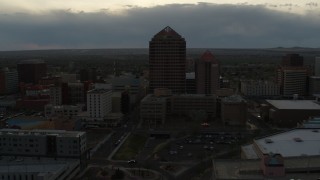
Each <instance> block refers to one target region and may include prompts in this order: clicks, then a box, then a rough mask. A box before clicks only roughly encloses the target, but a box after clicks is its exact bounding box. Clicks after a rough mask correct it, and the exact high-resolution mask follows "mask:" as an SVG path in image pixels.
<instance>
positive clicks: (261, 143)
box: [254, 129, 320, 157]
mask: <svg viewBox="0 0 320 180" xmlns="http://www.w3.org/2000/svg"><path fill="white" fill-rule="evenodd" d="M254 141H255V143H256V145H257V146H258V147H259V149H260V151H261V152H262V153H270V152H272V153H280V154H281V155H282V156H284V157H296V156H316V155H320V129H293V130H290V131H287V132H284V133H280V134H276V135H272V136H268V137H264V138H261V139H256V140H254Z"/></svg>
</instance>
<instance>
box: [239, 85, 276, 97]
mask: <svg viewBox="0 0 320 180" xmlns="http://www.w3.org/2000/svg"><path fill="white" fill-rule="evenodd" d="M241 93H242V94H243V95H245V96H278V95H280V86H279V85H278V84H275V83H273V82H268V81H241Z"/></svg>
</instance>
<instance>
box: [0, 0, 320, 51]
mask: <svg viewBox="0 0 320 180" xmlns="http://www.w3.org/2000/svg"><path fill="white" fill-rule="evenodd" d="M151 2H152V1H150V0H148V1H146V0H145V1H144V0H127V1H119V0H50V1H49V0H14V1H11V0H10V1H9V0H0V51H4V50H30V49H64V48H68V49H73V48H147V47H148V42H149V40H150V39H151V38H152V36H153V35H154V34H156V33H157V32H159V31H160V30H161V29H163V28H164V27H166V26H170V27H172V28H173V29H175V30H176V31H177V32H178V33H179V34H181V35H182V36H183V37H184V38H185V39H186V41H187V47H189V48H197V47H198V48H269V47H278V46H283V47H294V46H301V47H302V46H303V47H320V35H319V32H320V7H319V6H320V3H319V4H317V3H316V2H312V1H305V0H291V1H287V2H286V1H281V0H269V1H266V0H247V1H239V0H225V1H221V0H220V1H217V0H211V1H209V2H206V3H198V2H197V1H194V0H183V1H176V2H175V3H174V4H170V3H172V1H169V0H162V1H161V4H160V3H158V4H155V3H154V2H152V3H151Z"/></svg>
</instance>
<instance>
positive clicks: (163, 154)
mask: <svg viewBox="0 0 320 180" xmlns="http://www.w3.org/2000/svg"><path fill="white" fill-rule="evenodd" d="M241 139H242V135H240V134H236V133H234V134H231V133H201V134H198V135H193V136H188V137H186V138H183V139H179V140H176V141H173V142H170V143H169V144H168V145H167V146H166V147H165V148H163V149H162V150H161V151H160V152H159V153H158V156H159V157H160V160H161V161H175V162H179V161H180V162H182V161H200V160H203V159H205V158H207V157H210V156H213V155H215V154H217V153H220V152H223V151H228V150H230V149H231V148H232V147H236V146H238V145H239V141H240V140H241Z"/></svg>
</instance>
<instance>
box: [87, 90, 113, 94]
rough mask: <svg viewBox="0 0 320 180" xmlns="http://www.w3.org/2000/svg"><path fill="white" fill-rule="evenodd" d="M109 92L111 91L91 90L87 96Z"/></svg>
mask: <svg viewBox="0 0 320 180" xmlns="http://www.w3.org/2000/svg"><path fill="white" fill-rule="evenodd" d="M108 92H111V89H92V90H90V91H88V93H87V94H104V93H108Z"/></svg>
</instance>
